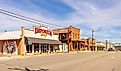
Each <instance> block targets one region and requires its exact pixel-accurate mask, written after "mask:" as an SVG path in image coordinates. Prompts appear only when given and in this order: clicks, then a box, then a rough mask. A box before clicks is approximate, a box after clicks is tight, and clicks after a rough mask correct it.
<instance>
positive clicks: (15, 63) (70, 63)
mask: <svg viewBox="0 0 121 71" xmlns="http://www.w3.org/2000/svg"><path fill="white" fill-rule="evenodd" d="M13 67H17V68H24V67H28V68H31V69H36V68H43V69H49V70H41V71H121V69H120V68H121V52H80V53H66V54H59V55H58V54H57V55H49V56H32V57H27V58H26V57H25V58H19V59H13V60H5V61H0V71H18V70H15V69H14V68H13ZM8 68H12V69H8Z"/></svg>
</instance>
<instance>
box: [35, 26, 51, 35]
mask: <svg viewBox="0 0 121 71" xmlns="http://www.w3.org/2000/svg"><path fill="white" fill-rule="evenodd" d="M34 30H35V34H36V33H41V34H48V35H50V36H52V32H51V31H50V30H46V29H42V28H41V27H35V29H34Z"/></svg>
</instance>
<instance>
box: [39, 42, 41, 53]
mask: <svg viewBox="0 0 121 71" xmlns="http://www.w3.org/2000/svg"><path fill="white" fill-rule="evenodd" d="M39 53H41V44H40V43H39Z"/></svg>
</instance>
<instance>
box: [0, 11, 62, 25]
mask: <svg viewBox="0 0 121 71" xmlns="http://www.w3.org/2000/svg"><path fill="white" fill-rule="evenodd" d="M0 13H2V14H5V15H8V16H11V17H14V18H18V19H21V20H24V21H28V22H32V23H36V24H39V25H40V24H41V25H45V24H48V25H51V26H58V27H62V26H60V25H56V24H52V23H48V22H44V21H40V20H37V19H33V18H29V17H26V16H22V15H19V14H16V13H13V12H10V11H6V10H3V9H0ZM35 21H36V22H35ZM38 22H41V23H38ZM42 23H44V24H42Z"/></svg>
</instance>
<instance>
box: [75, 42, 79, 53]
mask: <svg viewBox="0 0 121 71" xmlns="http://www.w3.org/2000/svg"><path fill="white" fill-rule="evenodd" d="M76 45H77V48H76V49H77V51H78V49H79V46H78V41H77V44H76Z"/></svg>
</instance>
